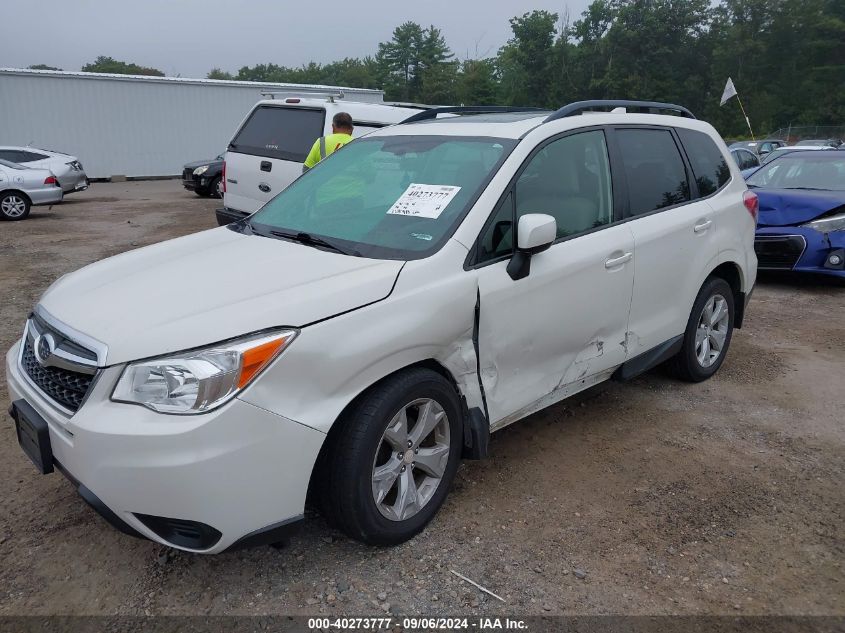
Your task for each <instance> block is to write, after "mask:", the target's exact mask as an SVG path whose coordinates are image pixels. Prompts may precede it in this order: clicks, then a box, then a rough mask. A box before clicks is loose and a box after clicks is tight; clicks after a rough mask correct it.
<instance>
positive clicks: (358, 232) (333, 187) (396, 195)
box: [249, 136, 516, 259]
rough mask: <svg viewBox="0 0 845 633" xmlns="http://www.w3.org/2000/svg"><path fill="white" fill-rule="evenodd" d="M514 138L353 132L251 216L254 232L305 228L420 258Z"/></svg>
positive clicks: (352, 246) (356, 245) (365, 250)
mask: <svg viewBox="0 0 845 633" xmlns="http://www.w3.org/2000/svg"><path fill="white" fill-rule="evenodd" d="M515 145H516V141H515V140H511V139H498V138H475V137H473V138H467V137H457V136H382V137H376V138H362V139H358V140H356V141H354V142H352V143H350V144H348V145H346V146H345V147H343V149H341V150H338V151H337V152H335V153H334V154H332V156H331V157H330V158H329V159H327V160H325V161H323V162H321V163H319V164H318V165H317V166H316V167H315V168H314V169H312V170H310V171H308V172H307V173H306V174H304V175H303V176H302V177H301V178H299V179H298V180H296V181H295V182H294V183H293V184H292V185H291V186H290V187H288V188H287V189H285V190H284V191H282V192H281V193H280V194H279V195H278V196H276V197H275V198H273V199H272V200H270V202H268V203H267V204H266V205H264V207H262V208H261V209H260V210H259V211H258V212H257V213H256V214H255V215H253V216H252V217H250V219H249V223H250V226H251V228H252V229H253V231H255V232H257V233H259V234H264V235H277V236H280V234H283V235H284V236H287V235H294V236H295V235H297V234H299V233H306V234H308V235H309V236H311V237H317V238H323V239H325V240H330V241H332V242H333V243H338V244H339V245H341V246H342V247H344V250H345V251H346V252H350V253H356V254H360V255H362V256H364V257H375V258H384V259H419V258H421V257H425V256H427V255H430V254H431V253H432V252H434V251H435V250H437V249H438V248H439V247H440V246H441V244H442V243H443V242H444V241H445V240H446V239H447V238H448V237H449V236H450V235H451V233H452V231H454V229H455V227H456V226H457V224H458V222H460V220H461V219H462V218H463V216H464V214H465V213H466V211H467V210H468V209H469V207H470V205H471V204H472V203H473V202H474V201H475V199H476V198H477V197H478V195H479V193H480V192H481V190H482V189H483V187H484V185H486V183H487V182H489V180H490V179H491V178H492V177H493V174H495V172H496V170H497V169H498V168H499V166H500V165H501V164H502V161H504V159H505V158H506V157H507V155H508V154H509V153H510V151H511V150H512V149H513V147H514V146H515Z"/></svg>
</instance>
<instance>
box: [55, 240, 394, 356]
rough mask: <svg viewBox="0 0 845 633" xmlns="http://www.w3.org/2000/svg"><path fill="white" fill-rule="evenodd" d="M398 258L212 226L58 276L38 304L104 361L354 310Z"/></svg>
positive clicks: (381, 289) (382, 283)
mask: <svg viewBox="0 0 845 633" xmlns="http://www.w3.org/2000/svg"><path fill="white" fill-rule="evenodd" d="M402 265H403V262H401V261H392V260H375V259H365V258H361V257H352V256H347V255H342V254H339V253H334V252H330V251H324V250H320V249H317V248H313V247H310V246H305V245H303V244H298V243H294V242H289V241H285V240H280V239H279V240H277V239H271V238H266V237H260V236H256V235H243V234H240V233H236V232H234V231H231V230H229V229H227V228H218V229H212V230H210V231H204V232H202V233H196V234H194V235H189V236H186V237H182V238H178V239H175V240H170V241H167V242H161V243H159V244H155V245H153V246H148V247H145V248H140V249H137V250H134V251H129V252H127V253H123V254H121V255H117V256H115V257H110V258H108V259H104V260H102V261H99V262H96V263H94V264H91V265H89V266H86V267H85V268H82V269H81V270H78V271H76V272H73V273H70V274H68V275H65V276H64V277H62V278H61V279H59V280H58V281H57V282H56V283H54V284H53V285H52V286H51V287H50V288H49V289H48V290H47V292H46V293H44V296H43V297H42V298H41V302H40V306H41V307H42V308H43V309H45V310H47V312H49V313H50V314H51V315H52V316H53V317H55V318H57V319H59V320H60V321H62V322H64V323H66V324H67V325H69V326H70V327H72V328H74V329H76V330H78V331H79V332H82V333H83V334H87V335H88V336H90V337H92V338H94V339H97V340H99V341H100V342H102V343H105V344H106V345H107V346H108V354H107V357H106V364H108V365H112V364H115V363H121V362H126V361H129V360H136V359H138V358H145V357H149V356H158V355H161V354H168V353H171V352H176V351H180V350H184V349H189V348H192V347H200V346H203V345H208V344H210V343H216V342H218V341H222V340H225V339H229V338H233V337H236V336H241V335H243V334H249V333H251V332H255V331H258V330H262V329H265V328H270V327H276V326H292V327H302V326H305V325H307V324H309V323H313V322H314V321H318V320H322V319H326V318H329V317H332V316H335V315H338V314H340V313H343V312H347V311H349V310H354V309H355V308H358V307H361V306H363V305H366V304H369V303H372V302H374V301H378V300H380V299H383V298H385V297H386V296H388V295H389V294H390V292H391V290H392V288H393V285H394V283H395V281H396V277H397V275H398V274H399V271H400V270H401V269H402Z"/></svg>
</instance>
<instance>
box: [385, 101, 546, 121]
mask: <svg viewBox="0 0 845 633" xmlns="http://www.w3.org/2000/svg"><path fill="white" fill-rule="evenodd" d="M488 112H548V110H547V109H543V108H522V107H514V106H446V107H442V108H429V109H428V110H423V111H422V112H418V113H417V114H413V115H411V116H409V117H408V118H407V119H405V120H404V121H402V122H401V123H399V125H402V124H404V123H416V122H417V121H427V120H429V119H436V118H437V115H438V114H486V113H488Z"/></svg>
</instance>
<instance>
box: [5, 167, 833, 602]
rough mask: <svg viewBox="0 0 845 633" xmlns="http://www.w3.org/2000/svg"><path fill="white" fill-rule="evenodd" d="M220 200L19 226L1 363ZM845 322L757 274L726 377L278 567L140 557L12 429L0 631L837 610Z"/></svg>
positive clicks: (306, 544) (179, 199) (660, 400)
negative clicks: (58, 303) (87, 277)
mask: <svg viewBox="0 0 845 633" xmlns="http://www.w3.org/2000/svg"><path fill="white" fill-rule="evenodd" d="M217 204H219V203H218V202H217V201H214V200H204V199H200V198H197V197H196V196H194V195H193V194H191V193H188V192H186V191H184V190H183V189H181V186H180V184H179V183H178V182H175V181H156V182H145V183H135V182H130V183H119V184H117V183H116V184H95V185H94V186H93V187H92V188H91V189H90V190H89V191H87V192H84V193H81V194H77V195H74V196H70V197H68V198H67V199H66V201H65V202H64V203H62V204H61V205H59V206H56V207H54V208H53V209H52V210H51V211H48V210H46V209H44V208H35V209H34V210H33V213H32V215H31V217H30V219H28V220H26V221H24V222H18V223H3V224H2V225H0V297H2V302H0V323H2V324H3V327H2V330H0V348H2V349H3V350H4V351H5V350H6V349H8V348H9V347H10V346H11V344H12V343H13V341H14V340H15V339H16V338H17V337H18V336H20V333H21V329H22V326H23V322H24V319H25V318H26V315H27V312H28V310H30V308H31V306H32V305H33V304H34V302H35V301H36V300H37V298H38V297H39V295H40V294H41V293H42V292H43V291H44V289H45V288H46V287H47V286H48V285H49V284H50V283H51V282H52V281H53V280H54V279H55V278H57V277H58V276H60V275H62V274H64V273H66V272H68V271H72V270H75V269H77V268H79V267H80V266H83V265H85V264H87V263H89V262H92V261H95V260H98V259H101V258H103V257H106V256H108V255H112V254H115V253H119V252H122V251H126V250H129V249H132V248H135V247H138V246H142V245H146V244H149V243H153V242H157V241H161V240H164V239H167V238H170V237H176V236H179V235H184V234H186V233H191V232H194V231H199V230H202V229H206V228H211V227H213V226H215V222H214V214H213V209H214V207H215V206H216V205H217ZM185 274H186V272H185V271H181V272H180V273H179V276H180V277H181V278H184V275H185ZM191 274H193V273H191ZM843 309H845V292H843V286H842V285H841V284H836V283H823V282H818V281H811V280H803V281H802V280H795V279H788V278H787V279H785V278H778V277H774V278H763V279H761V280H760V282H759V283H758V287H757V289H756V291H755V294H754V299H753V301H752V304H751V306H750V311H749V314H748V316H747V321H746V327H745V328H744V329H743V330H741V331H738V332H737V333H736V334H735V336H734V340H733V344H732V347H731V350H730V353H729V355H728V357H727V360H726V362H725V364H724V366H723V368H722V370H721V371H720V373H719V374H718V375H717V376H716V377H715V378H714V379H712V380H710V381H709V382H706V383H703V384H699V385H688V384H683V383H679V382H676V381H674V380H672V379H670V378H668V377H666V376H665V375H664V374H663V373H662V372H660V371H654V372H651V373H650V374H648V375H646V376H643V377H641V378H639V379H637V380H635V381H633V382H632V383H629V384H624V385H620V384H606V385H601V386H599V387H597V388H594V389H592V390H590V391H589V392H586V393H584V394H581V395H580V396H579V397H577V398H576V399H574V400H569V401H566V402H564V403H561V404H559V405H557V406H554V407H552V408H550V409H547V410H546V411H543V412H540V413H538V414H535V415H533V416H531V417H530V418H528V419H526V420H524V421H522V422H521V423H518V424H515V425H513V426H512V427H509V428H507V429H505V430H503V431H501V432H499V433H497V434H495V435H494V436H493V438H492V441H491V452H492V457H491V458H490V459H488V460H486V461H483V462H466V463H464V464H463V465H462V466H461V468H460V470H459V472H458V477H457V480H456V482H455V484H454V488H453V490H452V492H451V494H450V496H449V499H448V500H447V502H446V505H445V506H444V507H443V509H442V510H441V512H440V514H439V515H438V517H437V518H436V519H435V520H434V521H433V522H432V523H431V525H430V526H429V527H428V528H427V529H426V530H425V532H424V533H423V534H421V535H420V536H418V537H416V538H415V539H413V540H412V541H411V542H409V543H406V544H404V545H402V546H399V547H396V548H392V549H379V548H371V547H366V546H363V545H360V544H358V543H356V542H353V541H350V540H349V539H347V538H345V537H343V536H342V535H340V534H338V533H336V532H334V531H332V530H331V529H329V528H328V527H327V526H326V524H325V523H324V522H323V521H322V519H320V518H319V517H318V516H312V517H310V518H309V520H308V521H307V528H306V530H304V532H303V533H302V534H301V535H300V536H297V537H295V538H294V539H293V540H292V541H291V543H290V545H289V546H288V547H286V548H284V549H281V550H277V549H273V548H270V547H262V548H256V549H252V550H247V551H240V552H234V553H229V554H222V555H219V556H196V555H189V554H185V553H182V552H178V551H176V550H171V549H167V548H162V547H161V546H159V545H156V544H154V543H151V542H146V541H141V540H136V539H132V538H130V537H127V536H124V535H122V534H120V533H118V532H116V531H115V530H113V529H112V528H111V527H109V526H108V525H107V524H106V523H105V522H104V521H103V520H102V519H100V518H99V517H98V516H97V515H96V514H95V513H94V512H93V511H92V510H90V509H89V508H88V507H87V506H86V505H85V504H84V503H83V502H82V500H81V499H79V498H78V497H77V495H76V493H75V491H74V489H73V487H72V486H71V485H70V484H69V483H68V482H67V481H66V480H65V479H64V478H63V477H62V476H61V475H59V474H54V475H52V476H49V477H42V476H39V475H37V474H36V472H35V470H34V469H33V467H32V465H31V464H30V463H29V461H27V459H26V457H24V455H23V454H22V452H21V451H20V449H19V448H18V446H17V442H16V440H15V435H14V425H13V422H12V420H11V419H10V418H9V417H8V416H5V415H4V416H2V418H0V420H2V422H0V425H1V426H2V438H3V441H2V442H0V508H2V509H1V510H0V560H2V561H3V562H2V565H0V615H16V614H74V615H81V614H86V615H88V614H91V615H93V614H98V615H102V614H108V615H112V614H131V615H144V614H309V615H316V614H332V615H340V614H348V615H363V614H370V615H373V614H377V613H381V612H388V613H391V614H401V615H419V614H426V615H437V614H444V615H446V614H448V615H454V614H465V615H484V614H502V613H508V614H513V615H547V614H609V613H617V614H761V615H762V614H802V615H805V614H815V615H843V614H845V576H844V575H843V560H845V559H844V558H843V549H845V545H843V543H845V539H843V536H845V534H844V533H843V527H842V517H843V516H845V508H843V471H844V470H845V459H843V458H845V450H843V447H845V429H843V423H842V421H843V417H842V408H843V404H845V397H843V378H842V377H843V375H845V320H843V316H842V315H843ZM0 400H2V401H3V402H2V405H3V411H5V409H6V407H7V403H8V394H7V393H6V385H5V372H4V371H3V370H0ZM450 570H454V571H456V572H459V573H461V574H463V575H465V576H467V577H469V578H471V579H473V580H475V581H476V582H478V583H480V584H482V585H484V586H485V587H488V588H489V589H490V590H491V591H493V592H495V593H496V594H498V595H500V596H502V598H504V600H505V602H506V603H505V604H502V603H501V602H499V601H498V600H496V599H494V598H492V597H490V596H488V595H486V594H484V593H483V592H481V591H479V590H477V589H476V588H474V587H473V586H471V585H469V584H467V583H466V582H464V581H462V580H461V579H459V578H457V577H456V576H454V575H453V574H452V573H450Z"/></svg>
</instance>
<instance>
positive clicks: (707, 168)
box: [677, 128, 753, 197]
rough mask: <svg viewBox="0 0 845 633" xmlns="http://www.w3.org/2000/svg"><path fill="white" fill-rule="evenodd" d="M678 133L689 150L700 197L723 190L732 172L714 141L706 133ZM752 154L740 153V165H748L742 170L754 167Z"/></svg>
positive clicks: (681, 130) (683, 131)
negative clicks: (751, 160) (751, 162)
mask: <svg viewBox="0 0 845 633" xmlns="http://www.w3.org/2000/svg"><path fill="white" fill-rule="evenodd" d="M677 131H678V136H680V137H681V143H683V144H684V149H686V150H687V158H689V162H690V165H691V166H692V173H693V176H695V182H696V184H697V185H698V195H700V196H702V197H703V196H709V195H710V194H711V193H715V192H716V191H718V190H719V189H721V188H722V187H723V186H724V185H725V183H727V182H728V181H729V180H730V179H731V170H730V167H728V163H727V161H725V157H724V156H722V152H720V151H719V148H718V147H716V144H715V143H714V142H713V139H711V138H710V137H709V136H707V135H706V134H705V133H704V132H696V131H695V130H685V129H683V128H678V129H677ZM750 154H751V152H744V151H743V152H740V164H747V165H748V166H747V167H742V169H748V168H749V167H752V166H753V165H752V164H749V163H750Z"/></svg>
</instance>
